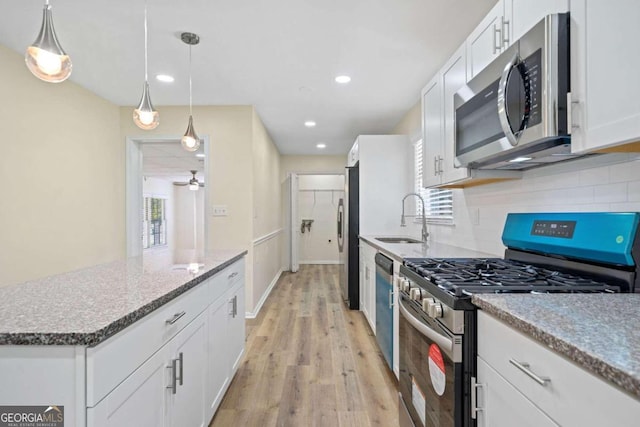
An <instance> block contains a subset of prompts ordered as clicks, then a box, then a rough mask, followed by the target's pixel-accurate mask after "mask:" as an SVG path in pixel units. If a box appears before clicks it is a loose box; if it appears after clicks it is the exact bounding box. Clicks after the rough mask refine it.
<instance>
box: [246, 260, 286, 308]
mask: <svg viewBox="0 0 640 427" xmlns="http://www.w3.org/2000/svg"><path fill="white" fill-rule="evenodd" d="M282 273H283V270H282V269H280V270H279V271H278V273H277V274H276V275H275V277H274V278H273V280H272V281H271V283H270V284H269V287H268V288H267V290H266V291H265V292H264V294H262V297H261V298H260V301H258V305H256V309H255V311H247V312H246V313H245V314H244V317H245V318H246V319H255V318H256V317H258V314H260V310H261V309H262V306H263V305H264V303H265V301H266V300H267V298H269V295H270V294H271V291H272V290H273V288H274V287H275V286H276V283H278V280H279V279H280V276H281V275H282Z"/></svg>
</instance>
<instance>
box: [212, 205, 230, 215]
mask: <svg viewBox="0 0 640 427" xmlns="http://www.w3.org/2000/svg"><path fill="white" fill-rule="evenodd" d="M211 212H212V215H213V216H227V215H228V213H227V205H213V206H212V207H211Z"/></svg>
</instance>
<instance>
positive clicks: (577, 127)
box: [571, 0, 640, 153]
mask: <svg viewBox="0 0 640 427" xmlns="http://www.w3.org/2000/svg"><path fill="white" fill-rule="evenodd" d="M639 20H640V1H638V0H618V1H616V2H614V3H612V2H610V1H604V0H589V1H586V0H571V92H572V93H571V101H572V103H571V107H572V108H571V110H572V111H571V117H572V129H571V133H572V135H571V149H572V151H573V152H574V153H584V152H588V151H592V150H596V149H603V148H608V147H612V146H615V145H620V144H625V143H629V142H635V141H640V101H639V99H640V79H638V70H639V69H640V47H639V45H638V41H640V26H639V25H638V22H639Z"/></svg>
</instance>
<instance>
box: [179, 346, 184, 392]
mask: <svg viewBox="0 0 640 427" xmlns="http://www.w3.org/2000/svg"><path fill="white" fill-rule="evenodd" d="M178 361H179V362H180V379H179V381H180V385H182V380H183V374H184V370H183V369H182V367H183V365H184V357H183V353H182V352H180V355H179V356H178Z"/></svg>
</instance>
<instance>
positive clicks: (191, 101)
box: [189, 45, 193, 116]
mask: <svg viewBox="0 0 640 427" xmlns="http://www.w3.org/2000/svg"><path fill="white" fill-rule="evenodd" d="M192 47H193V46H192V45H189V115H190V116H193V92H192V86H191V48H192Z"/></svg>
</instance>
